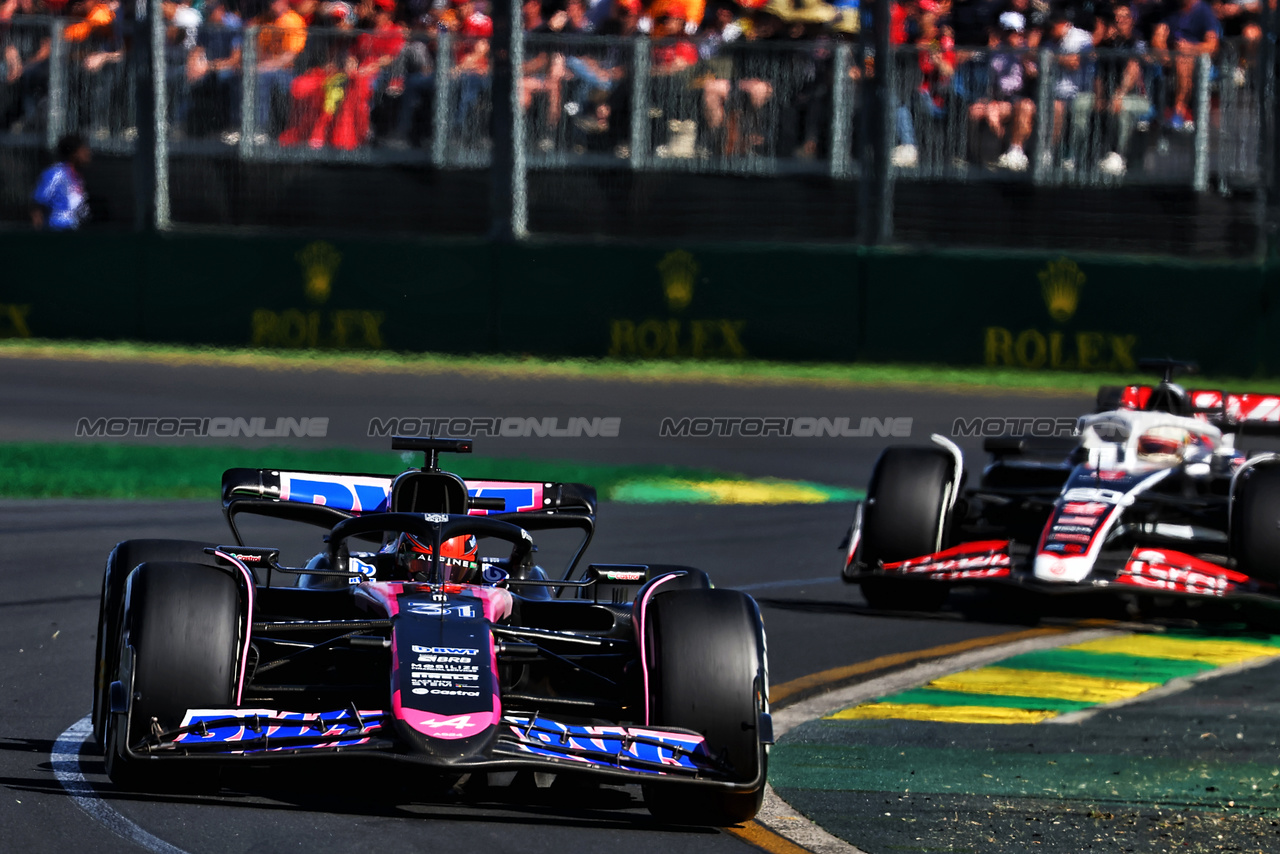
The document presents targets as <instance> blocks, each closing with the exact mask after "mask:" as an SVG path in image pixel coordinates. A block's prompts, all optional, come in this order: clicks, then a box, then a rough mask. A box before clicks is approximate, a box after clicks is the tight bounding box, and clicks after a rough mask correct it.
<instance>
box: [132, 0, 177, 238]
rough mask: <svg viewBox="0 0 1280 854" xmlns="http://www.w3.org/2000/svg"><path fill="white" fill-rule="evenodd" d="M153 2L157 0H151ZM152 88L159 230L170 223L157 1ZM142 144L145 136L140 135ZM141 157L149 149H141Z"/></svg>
mask: <svg viewBox="0 0 1280 854" xmlns="http://www.w3.org/2000/svg"><path fill="white" fill-rule="evenodd" d="M152 2H153V4H154V3H157V0H152ZM149 19H150V22H151V78H152V79H151V88H152V92H153V93H154V99H155V100H154V106H155V116H154V118H155V122H154V124H153V128H154V132H155V140H154V143H155V144H154V148H153V150H152V151H151V152H150V153H151V155H152V156H153V157H154V158H155V164H154V167H153V169H152V179H153V181H154V183H155V199H154V207H155V210H154V212H153V214H154V221H153V222H152V227H153V228H155V229H157V230H160V229H165V228H168V227H169V91H168V88H169V77H168V74H167V73H166V72H167V69H166V68H165V51H164V36H165V23H164V15H163V13H161V11H160V9H159V6H158V5H153V6H152V9H151V15H150V16H149ZM138 142H139V145H140V144H141V142H142V137H141V136H139V137H138ZM137 156H139V157H145V156H146V152H142V151H139V152H138V153H137Z"/></svg>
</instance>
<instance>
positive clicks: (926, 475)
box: [858, 447, 955, 611]
mask: <svg viewBox="0 0 1280 854" xmlns="http://www.w3.org/2000/svg"><path fill="white" fill-rule="evenodd" d="M954 473H955V459H954V458H953V457H952V456H951V454H949V453H947V452H946V451H944V450H942V449H941V448H909V447H897V448H887V449H886V450H885V451H884V453H882V454H881V455H880V459H879V460H877V461H876V468H875V471H874V472H873V473H872V475H871V484H870V485H869V486H868V487H867V501H866V504H865V511H864V513H865V515H864V517H863V527H862V543H861V545H860V546H859V556H858V561H859V563H861V564H862V565H864V566H866V567H869V568H875V567H876V566H877V565H878V564H879V563H882V562H883V563H892V562H894V561H900V560H907V559H908V558H914V557H922V556H924V555H929V554H933V553H934V552H937V551H940V550H941V549H942V548H943V545H944V543H945V541H946V533H947V527H948V523H949V521H950V519H949V518H948V516H949V514H950V509H951V501H952V495H951V490H952V488H953V479H954ZM862 596H863V598H865V599H866V600H867V604H868V605H870V606H871V607H872V608H876V609H885V610H913V611H936V610H938V609H939V608H941V607H942V606H943V605H944V604H945V603H946V601H947V587H946V585H944V584H941V583H939V582H936V581H927V580H923V579H914V578H892V577H878V578H869V579H865V580H864V581H863V582H862Z"/></svg>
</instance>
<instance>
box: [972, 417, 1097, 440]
mask: <svg viewBox="0 0 1280 854" xmlns="http://www.w3.org/2000/svg"><path fill="white" fill-rule="evenodd" d="M1075 434H1076V419H1075V418H1035V417H1030V418H1021V417H1015V418H1010V417H1006V416H1000V417H995V418H984V417H982V416H978V417H976V418H970V419H967V420H966V419H964V418H957V419H956V420H955V421H953V422H952V423H951V435H952V436H960V437H979V436H980V437H984V438H985V437H988V436H1074V435H1075Z"/></svg>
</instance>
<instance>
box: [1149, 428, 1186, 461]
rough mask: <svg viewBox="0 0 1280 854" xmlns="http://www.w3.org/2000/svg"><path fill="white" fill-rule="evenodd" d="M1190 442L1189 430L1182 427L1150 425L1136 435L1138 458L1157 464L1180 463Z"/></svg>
mask: <svg viewBox="0 0 1280 854" xmlns="http://www.w3.org/2000/svg"><path fill="white" fill-rule="evenodd" d="M1190 442H1191V433H1190V431H1188V430H1185V429H1183V428H1182V427H1167V426H1166V427H1152V428H1151V429H1150V430H1148V431H1147V432H1145V433H1143V434H1142V435H1141V436H1139V437H1138V459H1140V460H1142V461H1143V462H1146V463H1154V464H1159V465H1170V464H1173V463H1180V462H1182V460H1183V459H1184V457H1185V456H1186V453H1187V445H1189V444H1190Z"/></svg>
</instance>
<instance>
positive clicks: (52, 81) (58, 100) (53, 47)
mask: <svg viewBox="0 0 1280 854" xmlns="http://www.w3.org/2000/svg"><path fill="white" fill-rule="evenodd" d="M62 28H63V20H62V19H61V18H54V19H53V20H52V21H50V22H49V30H50V32H49V120H48V122H47V123H46V124H45V142H46V143H47V144H48V146H49V148H50V149H52V148H54V147H56V146H57V144H58V140H59V139H61V138H62V135H63V134H64V133H66V132H67V41H66V39H65V38H64V37H63V30H62Z"/></svg>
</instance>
